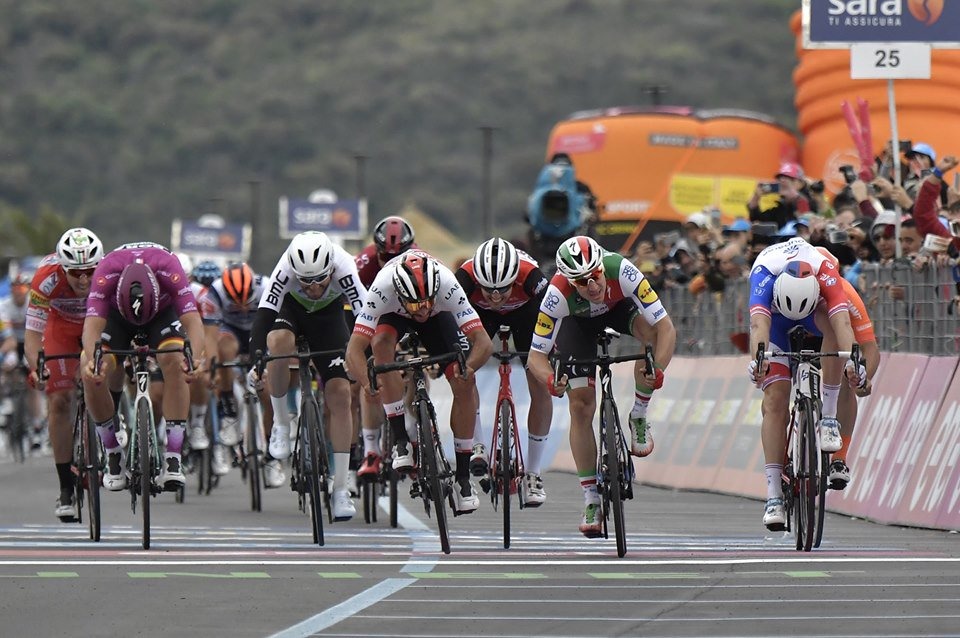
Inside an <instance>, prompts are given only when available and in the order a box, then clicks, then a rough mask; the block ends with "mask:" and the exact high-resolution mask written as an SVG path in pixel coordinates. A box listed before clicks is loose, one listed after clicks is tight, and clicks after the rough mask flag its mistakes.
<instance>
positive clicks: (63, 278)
mask: <svg viewBox="0 0 960 638" xmlns="http://www.w3.org/2000/svg"><path fill="white" fill-rule="evenodd" d="M86 314H87V300H86V298H85V297H78V296H77V293H75V292H74V291H73V288H71V287H70V283H69V282H68V281H67V273H65V272H64V270H63V266H61V265H60V260H59V259H58V258H57V255H56V253H53V254H50V255H47V256H46V257H44V258H43V261H41V262H40V266H39V267H38V268H37V272H36V273H35V274H34V275H33V281H31V282H30V296H29V298H28V299H27V322H26V329H27V330H33V331H34V332H40V333H42V332H43V331H44V328H46V326H47V319H49V318H51V316H53V317H56V318H59V319H63V320H64V321H68V322H70V323H76V324H83V318H84V317H85V316H86Z"/></svg>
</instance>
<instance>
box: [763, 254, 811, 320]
mask: <svg viewBox="0 0 960 638" xmlns="http://www.w3.org/2000/svg"><path fill="white" fill-rule="evenodd" d="M819 300H820V282H819V281H817V276H816V274H815V273H814V272H813V267H812V266H811V265H810V264H808V263H807V262H805V261H791V262H790V263H788V264H787V267H786V268H784V269H783V272H782V273H780V275H779V276H778V277H777V280H776V281H775V282H773V305H774V309H776V310H778V311H779V312H780V314H781V315H783V316H784V317H786V318H787V319H793V320H794V321H798V320H800V319H803V318H804V317H806V316H807V315H809V314H810V313H812V312H813V311H814V310H815V309H816V307H817V302H818V301H819Z"/></svg>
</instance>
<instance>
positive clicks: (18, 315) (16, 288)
mask: <svg viewBox="0 0 960 638" xmlns="http://www.w3.org/2000/svg"><path fill="white" fill-rule="evenodd" d="M33 274H36V273H26V272H23V271H22V270H21V271H18V272H17V273H16V274H15V275H14V276H13V277H11V279H10V294H9V295H8V296H6V297H4V298H3V299H0V320H2V321H3V322H4V323H5V324H6V325H7V326H8V327H9V329H10V331H11V334H12V335H13V338H14V348H13V350H12V356H11V353H10V352H6V354H5V356H6V359H5V367H6V368H7V369H8V371H9V370H12V369H13V368H15V367H16V366H17V365H19V364H20V361H21V360H23V359H24V340H25V339H26V336H25V335H26V331H27V298H28V296H29V293H30V281H31V280H32V278H33ZM34 362H36V359H34ZM27 381H28V383H30V384H33V383H36V377H35V376H30V377H28V378H27ZM28 387H29V389H28V390H27V399H26V405H27V411H28V417H29V420H28V421H27V423H28V425H29V427H30V435H31V441H30V444H31V446H32V447H34V448H38V447H40V446H41V445H42V434H43V432H42V430H43V415H42V410H41V408H42V405H41V403H40V402H41V401H42V397H43V393H42V392H41V391H40V390H38V389H37V388H36V387H34V386H33V385H28Z"/></svg>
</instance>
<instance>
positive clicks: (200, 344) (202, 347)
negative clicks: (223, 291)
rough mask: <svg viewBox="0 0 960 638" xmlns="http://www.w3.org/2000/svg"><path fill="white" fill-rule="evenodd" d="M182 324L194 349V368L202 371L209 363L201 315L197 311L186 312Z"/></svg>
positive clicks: (181, 317)
mask: <svg viewBox="0 0 960 638" xmlns="http://www.w3.org/2000/svg"><path fill="white" fill-rule="evenodd" d="M180 323H181V324H182V325H183V332H184V335H185V336H186V337H187V338H188V339H190V344H191V347H192V348H193V366H194V367H195V368H196V369H197V370H202V369H204V368H205V367H206V363H207V362H206V359H207V340H206V333H204V330H203V320H202V319H201V318H200V313H199V312H197V311H196V310H191V311H189V312H185V313H183V314H182V315H180Z"/></svg>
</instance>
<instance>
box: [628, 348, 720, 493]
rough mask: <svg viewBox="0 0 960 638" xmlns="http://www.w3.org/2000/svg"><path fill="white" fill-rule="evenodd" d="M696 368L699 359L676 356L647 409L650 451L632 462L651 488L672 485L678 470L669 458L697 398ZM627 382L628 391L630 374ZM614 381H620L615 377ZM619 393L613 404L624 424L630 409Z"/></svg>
mask: <svg viewBox="0 0 960 638" xmlns="http://www.w3.org/2000/svg"><path fill="white" fill-rule="evenodd" d="M700 366H702V360H698V359H691V358H686V357H682V358H681V357H676V358H674V359H673V361H671V362H670V367H669V368H667V373H666V379H665V380H664V384H663V387H662V388H660V389H659V390H657V391H656V393H654V395H653V398H652V399H651V400H650V406H649V408H648V409H647V423H649V424H650V425H651V427H652V428H653V442H654V448H653V453H652V454H651V455H650V456H647V457H644V458H642V459H636V458H635V459H634V463H633V465H634V467H635V468H636V471H637V479H638V480H640V481H642V482H644V483H651V484H653V485H666V486H670V487H673V486H675V481H676V480H677V471H678V470H677V468H676V467H674V466H673V465H672V461H671V460H670V459H671V457H672V456H673V453H674V448H675V447H676V446H677V445H678V441H679V440H680V438H681V436H682V433H683V430H684V429H685V427H684V426H685V424H686V421H687V414H688V412H690V410H691V409H692V408H693V406H694V402H695V400H696V398H697V392H698V385H699V380H697V379H695V378H694V371H695V370H696V369H697V367H700ZM629 380H630V383H631V385H630V389H631V391H632V390H633V385H632V383H633V377H632V375H631V376H630V379H629ZM618 381H622V379H621V378H618ZM623 394H624V393H623V392H621V391H619V390H618V391H617V397H618V399H617V401H618V405H620V406H621V413H622V420H623V421H624V422H626V418H627V416H628V414H629V410H630V408H629V407H628V406H627V405H624V404H623V403H622V400H621V399H620V398H619V397H620V396H622V395H623Z"/></svg>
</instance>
